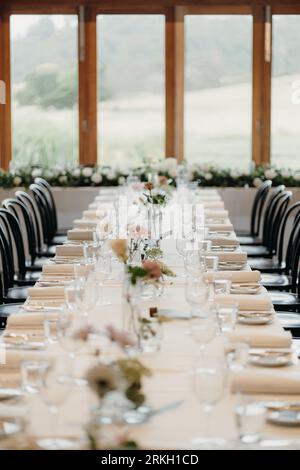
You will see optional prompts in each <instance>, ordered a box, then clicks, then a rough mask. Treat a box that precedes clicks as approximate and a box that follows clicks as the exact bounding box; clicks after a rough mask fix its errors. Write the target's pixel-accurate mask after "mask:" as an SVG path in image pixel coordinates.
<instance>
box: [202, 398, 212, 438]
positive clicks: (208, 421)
mask: <svg viewBox="0 0 300 470" xmlns="http://www.w3.org/2000/svg"><path fill="white" fill-rule="evenodd" d="M203 412H204V421H205V437H208V438H210V437H211V412H212V406H211V405H206V406H204V408H203Z"/></svg>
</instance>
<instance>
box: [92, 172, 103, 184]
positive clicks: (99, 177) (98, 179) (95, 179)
mask: <svg viewBox="0 0 300 470" xmlns="http://www.w3.org/2000/svg"><path fill="white" fill-rule="evenodd" d="M91 180H92V182H93V183H95V184H99V183H101V181H102V175H101V173H94V174H93V175H92V177H91Z"/></svg>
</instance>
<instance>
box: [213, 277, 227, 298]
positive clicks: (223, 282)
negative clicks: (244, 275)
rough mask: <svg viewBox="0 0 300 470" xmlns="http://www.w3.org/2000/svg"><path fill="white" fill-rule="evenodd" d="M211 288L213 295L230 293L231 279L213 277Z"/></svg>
mask: <svg viewBox="0 0 300 470" xmlns="http://www.w3.org/2000/svg"><path fill="white" fill-rule="evenodd" d="M213 288H214V294H215V295H219V294H221V295H224V294H230V289H231V280H230V279H219V278H215V279H214V281H213Z"/></svg>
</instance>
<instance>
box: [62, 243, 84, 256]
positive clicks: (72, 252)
mask: <svg viewBox="0 0 300 470" xmlns="http://www.w3.org/2000/svg"><path fill="white" fill-rule="evenodd" d="M56 255H57V256H63V257H64V256H66V257H68V256H70V257H71V258H74V257H75V258H76V257H78V258H80V257H81V258H82V257H83V256H84V247H83V246H81V245H59V246H57V247H56Z"/></svg>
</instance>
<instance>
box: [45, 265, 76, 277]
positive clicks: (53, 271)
mask: <svg viewBox="0 0 300 470" xmlns="http://www.w3.org/2000/svg"><path fill="white" fill-rule="evenodd" d="M42 274H44V275H45V276H49V275H51V276H55V275H56V276H57V275H58V276H74V264H47V265H43V271H42Z"/></svg>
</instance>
